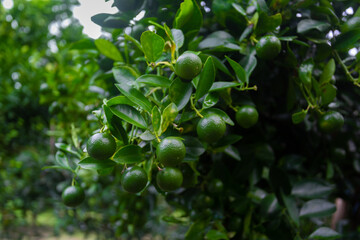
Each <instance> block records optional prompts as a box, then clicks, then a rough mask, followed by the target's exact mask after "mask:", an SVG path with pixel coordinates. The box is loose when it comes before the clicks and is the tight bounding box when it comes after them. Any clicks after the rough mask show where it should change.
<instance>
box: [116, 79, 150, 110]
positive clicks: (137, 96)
mask: <svg viewBox="0 0 360 240" xmlns="http://www.w3.org/2000/svg"><path fill="white" fill-rule="evenodd" d="M115 86H116V88H117V89H118V90H119V91H120V92H121V93H122V94H124V95H125V96H126V97H127V98H129V99H130V100H131V101H132V102H133V103H135V104H136V105H138V106H139V107H141V108H142V109H144V110H145V111H147V112H151V109H152V104H151V102H150V101H149V100H148V99H147V98H146V97H145V96H144V94H142V93H141V92H140V91H139V90H137V89H136V88H134V87H132V86H129V85H128V84H126V83H121V84H115Z"/></svg>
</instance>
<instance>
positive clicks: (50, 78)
mask: <svg viewBox="0 0 360 240" xmlns="http://www.w3.org/2000/svg"><path fill="white" fill-rule="evenodd" d="M116 2H118V1H116ZM181 2H182V1H180V0H176V1H166V0H159V1H155V0H148V1H146V5H144V6H143V8H144V7H146V12H147V13H146V14H147V16H151V17H150V18H145V19H143V20H140V21H130V20H131V19H133V18H134V17H135V16H136V14H137V13H138V11H139V9H140V8H141V6H140V7H138V8H137V10H136V11H131V10H130V11H123V12H122V13H121V14H120V15H119V16H121V17H120V19H117V22H115V23H116V24H117V26H118V27H119V28H115V29H113V28H112V26H109V25H106V24H104V21H102V22H101V19H102V20H103V19H104V18H100V20H99V21H100V22H98V23H99V24H100V25H104V29H105V30H106V31H107V34H106V35H105V36H106V38H107V39H109V40H110V41H112V42H113V43H115V44H118V46H120V48H121V53H122V54H123V55H124V54H125V52H124V48H123V47H124V42H125V41H124V38H123V36H124V35H123V34H124V32H125V31H126V33H129V34H130V35H131V36H133V37H134V38H135V39H139V37H140V34H141V32H142V31H144V29H146V28H147V27H148V26H149V25H151V24H149V23H148V21H149V20H154V21H156V22H158V23H163V22H166V23H167V24H168V25H169V26H171V25H172V20H173V19H174V17H175V14H176V11H175V10H174V9H178V6H179V5H180V3H181ZM231 2H233V1H225V0H224V1H223V0H214V1H203V2H202V4H201V10H202V13H203V16H204V23H203V27H202V28H201V30H200V35H201V37H200V38H198V39H197V41H194V42H193V43H192V44H193V45H192V44H189V45H188V46H189V49H192V48H193V49H192V50H196V49H201V50H203V51H204V52H206V53H208V54H213V55H214V56H217V57H219V58H222V57H223V56H224V54H225V53H226V54H228V56H230V57H231V58H234V59H236V60H240V57H239V53H238V52H236V53H235V52H233V50H232V49H231V48H224V46H223V45H224V43H225V42H226V41H228V40H229V42H231V43H236V40H235V39H239V38H241V35H242V34H243V33H244V31H245V30H246V27H247V25H246V21H245V20H244V19H243V17H241V16H240V15H239V14H238V13H237V12H236V11H235V9H234V8H233V7H232V6H231ZM238 2H239V3H240V2H241V4H242V5H243V6H248V5H249V6H250V7H249V8H247V11H248V12H249V13H251V14H252V13H254V11H256V9H255V6H254V4H253V2H254V1H238ZM259 2H262V3H265V4H267V5H268V6H269V7H270V10H269V9H268V10H267V11H273V12H274V13H275V12H281V14H282V16H283V23H282V28H283V29H287V31H288V32H287V34H286V35H288V36H290V35H298V36H299V40H300V41H303V42H307V41H311V44H312V45H311V49H310V50H309V46H306V45H304V44H301V43H300V44H297V45H296V44H293V43H291V44H287V51H286V52H285V53H283V55H281V57H283V58H284V59H287V61H283V62H280V61H278V62H274V63H265V62H264V61H259V62H258V66H257V67H256V70H255V71H254V73H253V76H252V79H253V83H254V84H256V85H257V86H258V88H259V91H258V92H256V93H249V94H246V95H245V96H241V97H238V98H236V97H235V99H234V101H235V102H237V103H243V102H247V101H250V99H251V100H252V101H253V102H254V103H255V104H256V105H257V107H258V108H259V111H260V114H261V118H262V119H263V123H262V125H261V126H260V127H258V128H256V129H255V130H253V131H252V132H249V131H243V130H239V129H236V131H239V132H240V133H241V134H242V136H243V137H244V138H245V139H247V140H246V142H245V143H242V144H239V145H238V146H237V147H238V148H239V152H240V153H241V157H242V162H240V163H239V162H236V161H234V160H233V159H230V158H226V157H223V156H222V155H218V154H214V155H212V156H211V157H210V156H209V155H207V156H206V157H207V159H204V158H202V159H200V164H199V168H198V170H199V172H200V173H201V174H202V175H203V176H205V177H204V179H205V180H204V179H202V180H204V182H206V181H208V180H207V179H212V178H219V179H221V180H222V181H223V182H224V183H225V184H226V185H227V186H229V187H227V189H226V191H227V193H229V194H228V195H229V196H230V197H229V198H230V199H231V198H234V199H236V201H233V202H231V204H230V203H228V204H229V205H226V206H225V207H224V205H225V204H224V202H223V199H221V198H219V197H211V198H210V199H209V196H208V195H204V194H203V193H198V192H197V191H196V190H194V189H190V190H187V191H185V192H182V193H181V194H179V195H176V194H169V195H167V197H166V199H165V197H163V196H159V194H158V193H157V191H156V189H155V188H149V190H148V191H147V192H146V193H145V194H144V195H142V196H141V197H140V196H137V195H130V194H127V193H125V192H124V191H121V190H120V187H119V182H120V179H119V175H114V174H104V175H98V174H97V173H94V172H91V171H85V170H84V171H81V172H80V173H79V177H80V178H81V185H82V186H83V187H84V188H85V189H86V194H87V200H86V201H85V203H84V204H83V205H82V206H81V207H80V208H79V209H77V210H76V211H75V210H71V209H67V208H65V207H64V205H63V204H62V203H61V200H60V193H61V191H62V190H63V189H64V187H65V186H67V185H68V184H69V181H70V179H71V176H69V173H67V172H62V171H55V170H42V167H43V166H45V165H51V163H52V162H54V158H55V157H56V156H58V155H56V152H57V151H56V147H55V142H63V143H68V144H69V145H70V144H73V145H79V146H83V144H84V142H85V141H86V139H87V137H88V136H89V135H90V134H91V133H92V131H93V130H95V129H96V128H97V127H98V123H97V119H96V117H94V116H93V115H91V112H92V111H93V110H96V109H97V108H98V107H99V106H100V105H101V102H102V99H103V98H105V97H106V98H110V97H112V96H115V95H116V94H117V91H116V89H114V86H113V83H114V82H115V80H114V79H113V77H112V73H111V72H109V71H110V70H111V68H112V67H113V63H114V61H113V60H112V59H110V58H107V57H105V56H104V55H102V54H100V53H99V51H98V50H97V48H96V46H95V44H94V41H93V40H90V39H88V38H87V37H85V36H84V35H83V34H82V26H81V25H80V24H79V22H78V21H77V20H76V19H74V18H72V12H71V9H72V6H74V5H76V4H78V3H77V1H76V0H63V1H41V0H39V1H25V0H15V1H14V6H13V7H12V8H11V9H5V8H3V6H2V5H0V66H1V67H0V136H1V137H0V223H1V225H0V238H2V237H3V238H8V239H21V238H24V237H26V235H28V234H29V232H28V231H19V229H23V228H25V229H26V227H29V226H31V229H35V231H36V227H35V226H36V225H41V224H47V226H50V227H51V231H54V233H55V234H60V233H61V232H62V231H67V232H70V233H72V232H75V231H79V230H80V231H81V232H83V233H85V234H86V235H87V234H91V233H92V234H95V235H97V237H98V238H99V239H111V238H114V236H117V237H120V236H121V237H124V238H127V237H130V236H138V237H140V236H144V235H146V233H149V232H151V233H152V234H153V238H155V235H157V234H158V235H160V236H167V238H168V239H181V238H182V237H183V236H184V233H185V232H186V231H187V230H188V228H189V224H188V223H189V222H197V225H196V224H195V225H192V226H193V232H196V231H199V232H200V231H204V229H205V228H206V229H207V230H209V229H211V228H216V227H217V228H220V227H219V226H222V225H221V224H219V221H220V219H222V220H224V219H225V220H224V222H223V224H224V225H225V226H226V228H227V229H228V230H229V231H233V230H237V229H239V226H240V225H242V224H243V221H245V220H246V219H245V218H243V216H244V215H245V216H246V214H247V213H248V212H247V210H248V209H250V208H251V209H255V210H254V212H255V213H256V214H254V215H255V216H254V217H253V218H254V219H255V220H254V221H258V222H260V223H262V224H263V225H261V226H258V229H257V230H258V231H259V235H256V236H255V239H268V238H266V237H265V236H263V235H262V234H260V232H262V233H264V232H267V234H270V235H271V230H272V228H275V227H277V228H278V227H282V229H283V230H284V231H283V232H282V233H272V234H273V236H276V237H277V239H286V234H288V232H287V231H291V227H289V226H287V223H285V222H284V221H283V219H282V220H279V222H277V223H276V224H277V225H276V224H275V225H272V224H271V223H270V222H268V221H266V218H267V219H270V218H275V217H277V216H279V215H280V214H282V215H281V216H282V217H284V215H285V214H283V212H284V211H283V212H280V211H279V209H278V208H277V207H278V206H279V204H278V202H277V200H276V196H275V193H269V194H268V193H267V192H265V191H264V190H263V189H265V190H268V191H269V192H270V191H271V189H272V187H271V186H270V184H269V182H267V181H265V180H264V179H261V175H262V174H263V175H266V174H267V175H268V172H267V173H266V171H267V170H269V168H270V166H271V165H272V163H273V162H277V163H278V169H276V171H279V172H280V173H281V174H282V173H283V171H286V172H287V173H289V176H290V178H291V179H292V180H294V181H295V180H299V179H300V180H302V179H307V178H312V177H317V178H320V179H325V180H326V181H328V182H326V183H325V182H321V184H323V185H324V186H326V187H331V188H335V189H336V190H335V191H334V192H335V193H332V195H331V196H330V199H332V200H333V199H335V197H337V196H341V197H342V198H344V199H346V200H347V201H348V203H349V205H348V208H349V216H348V220H349V222H350V223H349V222H346V221H345V223H344V225H343V226H344V228H345V230H344V232H346V233H348V234H347V238H346V239H357V238H358V237H359V233H358V232H359V230H358V223H359V209H358V203H359V198H360V191H359V189H360V178H359V175H358V174H359V172H360V154H359V152H358V151H357V149H358V146H359V142H360V141H359V138H360V136H359V134H358V131H359V127H360V122H359V120H358V117H359V112H360V107H359V105H358V104H357V103H358V102H359V100H360V99H359V90H358V89H354V86H353V85H352V84H351V83H349V82H348V81H347V80H346V76H345V75H344V74H343V72H342V70H341V69H340V68H338V69H337V71H336V75H335V77H334V78H335V79H336V86H337V88H338V95H337V98H336V101H335V106H333V107H337V108H340V109H341V112H342V113H343V114H344V117H345V119H346V128H345V130H344V131H342V132H341V133H340V134H338V135H337V136H329V137H328V136H325V137H324V136H323V135H321V133H319V131H318V130H317V129H316V127H314V126H315V125H316V124H315V122H316V120H315V118H314V117H313V116H310V117H308V118H307V119H306V120H305V123H304V124H302V125H293V124H292V123H291V120H289V119H291V113H292V112H293V111H295V110H298V109H299V108H300V107H301V106H304V105H305V103H304V100H303V99H302V97H301V94H300V93H299V92H298V91H296V90H294V86H293V85H292V84H288V82H289V81H288V80H289V76H291V75H292V71H293V69H292V67H294V66H297V65H298V64H300V62H299V61H300V59H304V58H305V57H306V56H307V55H311V56H314V60H315V61H316V62H317V64H318V65H317V66H318V69H317V71H314V72H315V74H318V75H319V74H320V73H319V71H320V70H319V69H322V68H323V67H324V63H323V62H324V59H327V58H329V57H330V56H329V55H330V51H329V48H328V45H327V44H326V41H327V39H326V33H325V32H321V31H318V28H317V27H314V28H313V29H311V28H310V29H309V31H304V32H303V33H301V34H299V33H298V29H297V24H298V23H299V21H300V20H302V19H306V18H309V19H310V18H311V19H315V20H319V21H325V22H330V24H332V25H331V28H330V29H329V28H327V29H326V30H331V31H332V34H333V35H334V34H335V31H336V30H338V29H339V27H340V26H341V29H342V30H343V31H344V32H346V31H348V29H347V28H348V26H347V25H346V24H344V23H346V22H348V21H349V20H350V19H351V18H352V15H353V14H347V13H346V12H345V11H344V10H345V9H348V8H350V7H351V8H353V10H354V11H355V10H356V9H358V6H359V3H358V2H357V1H356V0H354V1H332V2H333V8H334V14H335V15H336V16H338V17H334V16H333V14H332V12H330V13H329V11H326V10H324V9H323V8H320V7H318V6H316V4H317V3H316V2H317V1H310V0H306V1H284V0H272V1H266V2H265V1H259ZM321 2H328V1H321ZM251 6H252V7H251ZM263 7H264V6H263ZM118 8H119V10H120V11H121V7H118ZM210 10H211V11H210ZM296 14H300V15H299V17H297V18H295V17H294V16H296ZM119 16H117V17H119ZM106 17H108V16H106ZM294 19H295V20H294ZM336 19H337V20H336ZM336 21H339V22H336ZM129 22H130V24H129ZM107 24H110V23H107ZM329 27H330V26H329ZM217 30H226V31H227V32H228V33H229V34H230V35H231V36H230V37H229V36H226V37H227V38H228V39H227V40H226V41H225V40H224V39H221V38H216V37H214V38H213V39H211V38H209V39H210V40H213V42H211V41H210V42H211V44H213V45H211V44H210V45H206V42H205V41H204V42H205V43H204V42H201V41H202V40H203V39H205V38H206V37H207V36H209V35H210V34H211V33H213V32H215V31H217ZM259 34H261V33H259ZM220 40H221V41H220ZM200 42H201V43H202V44H201V43H200ZM208 42H209V41H208ZM219 42H220V43H219ZM240 42H241V41H240ZM199 43H200V44H199ZM198 44H199V45H198ZM226 44H228V42H226ZM239 45H240V52H241V51H243V52H244V51H247V49H246V47H244V46H242V44H240V43H239ZM352 45H353V47H354V48H357V49H358V48H359V42H355V43H353V44H352ZM289 46H291V49H290V47H289ZM197 47H198V48H197ZM210 47H211V48H213V47H219V48H217V51H212V50H211V49H209V48H210ZM227 47H229V45H227ZM219 49H220V50H219ZM224 49H225V50H224ZM289 49H290V50H289ZM128 50H129V56H131V59H130V63H131V64H132V65H134V66H136V67H137V68H138V69H140V70H144V69H145V67H144V64H143V62H142V60H143V59H141V54H139V52H138V51H136V48H135V47H134V46H130V47H129V49H128ZM237 50H239V49H237ZM348 50H349V49H345V50H343V51H339V53H340V56H341V58H342V59H345V62H346V61H347V62H349V63H351V64H352V66H354V70H355V72H356V71H358V69H359V66H360V65H359V58H360V57H359V54H358V55H356V56H350V55H349V54H348ZM243 52H242V53H243ZM125 55H126V54H125ZM295 55H296V57H295ZM325 63H326V61H325ZM320 72H321V71H320ZM220 74H222V75H221V76H222V77H224V78H226V75H225V74H224V73H220ZM357 77H358V76H357ZM284 99H286V101H287V104H281V103H283V102H284ZM330 107H331V106H330ZM231 117H233V116H231ZM255 152H256V153H255ZM254 154H255V155H254ZM209 159H210V160H211V161H212V162H213V163H214V164H213V165H212V166H211V167H209V166H208V165H207V162H206V161H207V160H209ZM220 159H221V160H223V161H220ZM253 159H255V160H256V161H251V160H253ZM306 159H311V160H313V161H307V162H306ZM345 160H348V161H345ZM255 162H256V164H257V165H256V164H255ZM255 165H256V166H255ZM228 166H230V168H231V169H229V168H228ZM264 169H265V170H264ZM279 169H280V170H279ZM117 170H118V171H121V169H117ZM230 170H231V171H230ZM279 172H278V173H279ZM281 174H280V175H281ZM249 179H251V180H252V181H254V182H255V183H254V184H256V187H255V188H252V189H250V190H249V189H248V180H249ZM286 180H287V179H286ZM237 183H240V184H239V186H241V187H240V190H239V189H238V188H236V187H238V185H236V184H237ZM328 183H329V185H328ZM330 183H331V184H333V185H330ZM321 184H320V185H321ZM334 186H335V187H334ZM272 190H273V189H272ZM205 192H206V191H205ZM274 192H275V190H274ZM206 194H209V193H208V192H206ZM246 194H248V195H246ZM210 195H211V194H210ZM324 195H330V193H329V192H327V191H326V194H324ZM259 196H266V197H263V198H262V199H261V198H260V197H259ZM259 199H260V200H259ZM165 200H166V201H167V202H168V203H169V204H170V205H171V206H172V207H171V208H169V205H168V204H167V203H165ZM207 201H209V202H210V203H209V206H210V207H208V206H207V205H206V202H207ZM214 201H215V204H216V206H217V207H214V208H213V209H212V210H209V208H211V206H213V205H214ZM224 201H225V200H224ZM229 201H230V200H229ZM191 202H195V203H192V204H193V205H194V209H195V210H192V209H191V208H190V210H189V205H190V203H191ZM273 206H275V207H273ZM224 209H225V210H224ZM282 210H283V209H282ZM232 211H234V212H235V213H234V215H231V216H230V215H226V214H228V213H230V212H232ZM224 212H225V213H224ZM223 214H224V215H223ZM209 215H211V216H213V218H211V219H212V222H211V224H212V225H211V226H210V224H209V225H207V226H202V225H201V224H203V223H204V222H202V219H207V218H208V216H209ZM263 215H264V216H265V220H264V219H262V218H261V216H263ZM163 216H167V218H165V220H166V221H163V220H164V218H162V217H163ZM250 217H251V215H250ZM286 217H287V216H286ZM199 219H200V220H199ZM214 219H215V220H214ZM166 222H168V223H173V225H169V224H167V223H166ZM207 223H208V222H207ZM316 224H318V225H321V224H323V222H321V221H320V222H316V223H311V224H310V223H305V224H304V229H303V231H304V232H306V233H307V234H309V233H311V231H312V230H313V228H314V227H313V225H316ZM214 226H215V227H214ZM289 229H290V230H289ZM269 232H270V233H269ZM31 234H34V235H35V236H40V235H41V232H35V233H31ZM193 234H195V233H193ZM289 234H290V233H289ZM292 234H293V233H292ZM237 236H238V237H239V238H240V236H239V235H237ZM214 239H216V238H214ZM218 239H222V238H218ZM344 239H345V238H344Z"/></svg>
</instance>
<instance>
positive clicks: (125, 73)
mask: <svg viewBox="0 0 360 240" xmlns="http://www.w3.org/2000/svg"><path fill="white" fill-rule="evenodd" d="M112 71H113V75H114V78H115V80H116V81H117V82H118V83H127V84H130V85H132V84H133V83H134V81H135V79H136V78H137V77H138V73H137V72H136V71H135V70H134V69H133V68H131V67H129V66H117V67H114V68H113V69H112Z"/></svg>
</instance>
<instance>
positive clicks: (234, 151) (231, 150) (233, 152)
mask: <svg viewBox="0 0 360 240" xmlns="http://www.w3.org/2000/svg"><path fill="white" fill-rule="evenodd" d="M224 153H225V154H227V155H228V156H230V157H232V158H233V159H235V160H238V161H240V160H241V157H240V153H239V150H238V149H237V148H236V147H234V146H232V145H229V146H228V147H227V148H225V150H224Z"/></svg>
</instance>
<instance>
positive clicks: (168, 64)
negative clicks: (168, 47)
mask: <svg viewBox="0 0 360 240" xmlns="http://www.w3.org/2000/svg"><path fill="white" fill-rule="evenodd" d="M160 65H165V66H167V67H169V68H170V70H171V71H173V72H175V69H174V66H173V65H172V64H171V63H169V62H166V61H165V62H158V63H157V64H155V65H154V66H153V68H156V67H159V66H160Z"/></svg>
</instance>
